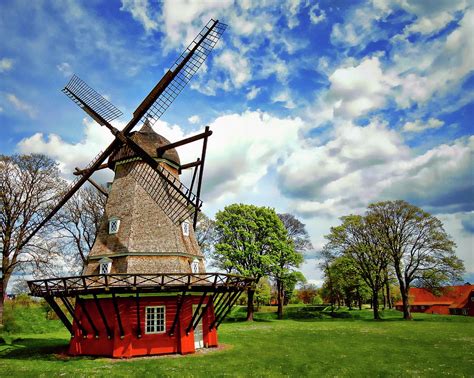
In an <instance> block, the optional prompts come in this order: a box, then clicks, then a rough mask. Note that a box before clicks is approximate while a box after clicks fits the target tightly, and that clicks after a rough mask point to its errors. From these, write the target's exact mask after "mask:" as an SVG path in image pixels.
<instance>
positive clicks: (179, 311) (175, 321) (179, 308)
mask: <svg viewBox="0 0 474 378" xmlns="http://www.w3.org/2000/svg"><path fill="white" fill-rule="evenodd" d="M185 300H186V290H183V294H182V295H181V297H180V298H179V297H178V305H177V306H176V314H175V316H174V320H173V325H172V326H171V329H170V332H169V335H170V336H173V335H174V329H175V328H176V324H178V320H179V314H180V313H181V308H182V307H183V303H184V301H185Z"/></svg>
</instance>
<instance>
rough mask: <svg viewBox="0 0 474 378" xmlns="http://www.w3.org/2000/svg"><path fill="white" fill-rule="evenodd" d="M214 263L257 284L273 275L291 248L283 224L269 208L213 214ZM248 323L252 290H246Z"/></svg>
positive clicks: (233, 208)
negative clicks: (261, 279) (278, 262)
mask: <svg viewBox="0 0 474 378" xmlns="http://www.w3.org/2000/svg"><path fill="white" fill-rule="evenodd" d="M216 241H217V243H216V244H215V250H214V253H213V257H214V260H216V261H217V262H218V264H219V266H221V267H223V268H224V269H226V270H227V271H230V272H236V273H239V274H241V275H244V276H248V277H253V278H255V280H256V283H258V281H259V280H260V278H262V277H263V276H266V275H271V274H273V272H274V271H275V267H276V264H277V258H278V256H279V254H286V253H288V250H291V249H292V248H293V247H292V245H291V243H290V242H289V238H288V234H287V232H286V229H285V227H284V226H283V223H282V222H281V221H280V219H279V218H278V216H277V215H276V213H275V210H273V209H271V208H268V207H257V206H253V205H244V204H233V205H229V206H227V207H225V208H224V210H222V211H219V212H218V213H217V214H216ZM247 294H248V304H247V320H253V312H254V307H253V301H254V294H255V287H254V286H253V287H251V288H249V289H248V293H247Z"/></svg>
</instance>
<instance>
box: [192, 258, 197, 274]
mask: <svg viewBox="0 0 474 378" xmlns="http://www.w3.org/2000/svg"><path fill="white" fill-rule="evenodd" d="M191 271H192V272H193V273H199V260H198V259H194V260H193V261H192V263H191Z"/></svg>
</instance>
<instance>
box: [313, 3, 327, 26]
mask: <svg viewBox="0 0 474 378" xmlns="http://www.w3.org/2000/svg"><path fill="white" fill-rule="evenodd" d="M325 19H326V12H325V11H324V10H322V9H319V4H318V3H316V4H314V5H313V6H312V7H311V8H309V20H310V21H311V23H313V24H315V25H317V24H319V23H320V22H323V21H324V20H325Z"/></svg>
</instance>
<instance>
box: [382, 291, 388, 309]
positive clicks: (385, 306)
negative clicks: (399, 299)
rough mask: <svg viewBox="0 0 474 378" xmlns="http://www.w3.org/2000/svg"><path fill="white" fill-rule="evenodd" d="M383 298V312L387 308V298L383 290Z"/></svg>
mask: <svg viewBox="0 0 474 378" xmlns="http://www.w3.org/2000/svg"><path fill="white" fill-rule="evenodd" d="M382 298H383V310H385V309H386V308H387V297H386V296H385V291H384V290H382Z"/></svg>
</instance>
